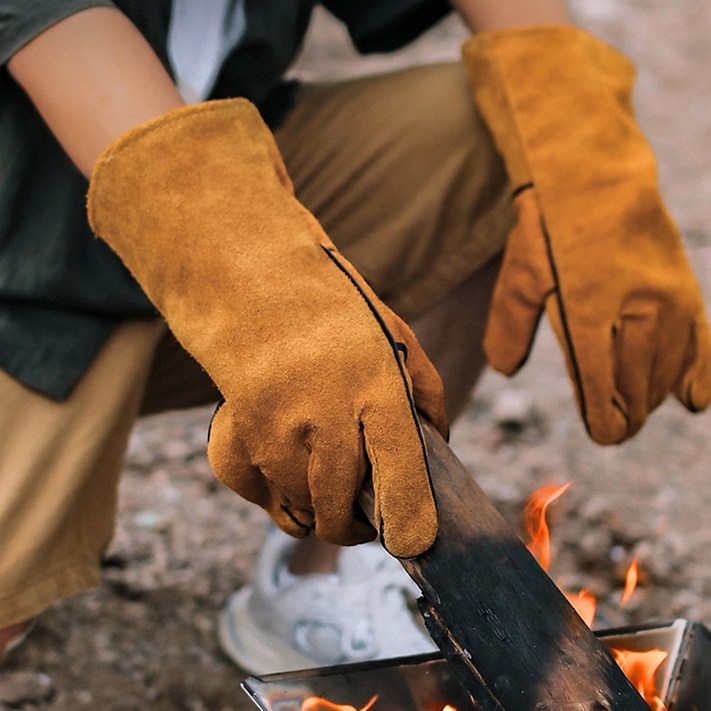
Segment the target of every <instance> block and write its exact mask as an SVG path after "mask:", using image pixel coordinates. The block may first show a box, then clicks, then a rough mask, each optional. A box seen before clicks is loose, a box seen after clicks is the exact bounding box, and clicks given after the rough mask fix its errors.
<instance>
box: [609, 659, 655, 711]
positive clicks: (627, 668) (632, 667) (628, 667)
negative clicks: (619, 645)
mask: <svg viewBox="0 0 711 711" xmlns="http://www.w3.org/2000/svg"><path fill="white" fill-rule="evenodd" d="M611 651H612V654H613V656H614V657H615V661H616V662H617V663H618V664H619V665H620V667H621V668H622V671H623V672H624V673H625V675H626V676H627V678H628V679H629V680H630V681H631V682H632V685H633V686H634V688H635V689H637V691H638V692H639V694H640V696H641V697H642V698H643V699H644V700H645V701H646V702H647V703H648V704H649V706H650V707H651V708H652V709H653V711H666V709H667V707H666V705H665V704H664V702H663V701H662V699H660V698H659V696H658V695H657V693H656V690H655V689H656V684H655V682H654V674H655V673H656V671H657V669H659V667H660V666H661V664H662V662H663V661H664V660H665V659H666V658H667V656H668V654H667V652H663V651H662V650H661V649H651V650H649V651H646V652H632V651H630V650H628V649H612V650H611Z"/></svg>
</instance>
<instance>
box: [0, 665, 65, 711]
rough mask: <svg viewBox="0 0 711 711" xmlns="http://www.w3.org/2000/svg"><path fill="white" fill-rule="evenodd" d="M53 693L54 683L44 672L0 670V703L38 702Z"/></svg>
mask: <svg viewBox="0 0 711 711" xmlns="http://www.w3.org/2000/svg"><path fill="white" fill-rule="evenodd" d="M53 694H54V684H53V683H52V680H51V679H50V678H49V677H48V676H47V675H46V674H36V673H33V672H24V671H17V672H0V704H4V705H6V706H10V707H13V706H20V705H21V704H39V703H41V702H43V701H47V700H48V699H50V698H51V697H52V695H53Z"/></svg>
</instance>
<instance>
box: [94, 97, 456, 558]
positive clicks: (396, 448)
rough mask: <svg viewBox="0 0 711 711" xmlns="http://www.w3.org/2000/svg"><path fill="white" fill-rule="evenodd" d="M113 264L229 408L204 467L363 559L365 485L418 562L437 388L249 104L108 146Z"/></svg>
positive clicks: (107, 208) (401, 547) (106, 198)
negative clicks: (310, 205) (298, 195)
mask: <svg viewBox="0 0 711 711" xmlns="http://www.w3.org/2000/svg"><path fill="white" fill-rule="evenodd" d="M88 212H89V219H90V222H91V225H92V228H93V230H94V232H95V233H96V234H97V235H98V236H100V237H101V238H102V239H104V240H106V242H108V244H109V245H110V246H111V247H112V248H113V249H114V250H115V251H116V252H117V254H118V255H119V256H120V257H121V259H122V260H123V262H124V263H125V264H126V265H127V266H128V268H129V269H130V270H131V272H132V273H133V275H134V276H135V278H136V279H137V281H138V282H139V283H140V284H141V286H142V287H143V288H144V290H145V292H146V294H147V295H148V296H149V298H150V299H151V301H152V302H153V303H154V304H155V305H156V307H157V308H158V309H159V310H160V311H161V313H162V314H163V315H164V317H165V318H166V321H167V322H168V324H169V326H170V327H171V329H172V331H173V332H174V334H175V335H176V337H177V338H178V340H179V341H180V342H181V343H182V344H183V346H184V347H185V348H186V350H188V351H189V352H190V353H191V354H192V355H193V356H194V357H195V358H196V359H197V361H198V362H199V363H200V364H201V365H202V366H203V367H204V368H205V370H206V371H207V372H208V374H209V375H210V376H211V378H212V379H213V381H214V382H215V384H216V385H217V387H218V388H219V390H220V392H221V393H222V395H223V397H224V399H225V402H224V404H223V405H222V406H221V407H220V408H219V409H218V411H217V412H216V414H215V417H214V419H213V422H212V425H211V431H210V436H209V443H208V457H209V460H210V464H211V466H212V468H213V470H214V472H215V474H216V475H217V477H218V478H219V479H220V480H221V481H222V482H224V483H225V484H226V485H227V486H229V487H230V488H232V489H234V490H235V491H236V492H238V493H239V494H241V495H242V496H244V497H245V498H247V499H248V500H250V501H253V502H255V503H256V504H258V505H260V506H262V507H263V508H264V509H266V510H267V511H268V512H269V514H270V516H271V517H272V519H273V520H274V522H275V523H276V524H277V525H278V526H279V527H281V528H282V529H283V530H285V531H286V532H287V533H290V534H292V535H294V536H303V535H306V534H307V533H309V531H311V530H315V533H316V535H318V536H319V537H320V538H322V539H324V540H326V541H330V542H333V543H338V544H344V545H347V544H355V543H360V542H363V541H366V540H369V539H372V538H373V537H374V535H375V533H376V532H375V531H374V530H373V528H372V527H371V526H370V525H369V524H368V523H367V522H366V521H365V519H364V518H363V517H362V515H360V514H359V513H357V511H358V509H357V506H356V498H357V495H358V492H359V489H360V487H361V485H362V482H363V479H364V477H365V476H366V475H367V474H368V472H369V471H370V473H371V475H372V480H373V487H374V490H375V500H376V505H375V509H376V510H375V515H376V522H379V523H380V526H379V528H380V531H379V532H380V534H381V536H382V539H383V543H384V545H385V546H386V547H387V548H388V550H389V551H390V552H391V553H393V554H394V555H396V556H399V557H411V556H415V555H417V554H419V553H421V552H423V551H424V550H426V549H427V548H428V547H429V546H430V545H431V544H432V542H433V541H434V538H435V535H436V531H437V513H436V505H435V501H434V497H433V493H432V490H431V486H430V480H429V470H428V464H427V455H426V451H425V447H424V442H423V438H422V433H421V430H420V426H419V421H418V414H417V412H418V411H420V412H422V413H423V414H424V416H426V417H427V418H428V419H430V420H431V421H432V422H433V423H434V424H435V426H436V427H438V429H439V430H440V431H442V432H443V433H445V432H446V429H447V423H446V415H445V412H444V401H443V387H442V383H441V380H440V378H439V376H438V374H437V373H436V371H435V369H434V367H433V366H432V364H431V363H430V361H429V360H428V359H427V357H426V356H425V354H424V352H423V351H422V350H421V348H420V346H419V345H418V343H417V341H416V339H415V337H414V334H413V333H412V331H411V330H410V329H409V328H408V327H407V325H406V324H405V323H404V322H403V321H402V320H401V319H399V318H398V317H397V316H396V315H395V314H394V313H393V312H392V311H390V310H389V309H388V308H387V307H386V306H385V305H384V304H383V303H381V302H380V300H379V299H378V297H377V296H376V295H375V294H374V293H373V291H372V290H371V289H370V287H369V286H368V285H367V284H366V283H365V281H364V280H363V279H362V278H361V277H360V276H359V275H358V273H357V272H356V270H355V269H354V267H353V266H352V265H351V264H350V263H348V261H347V260H346V259H345V258H344V257H343V256H342V255H341V254H340V253H339V252H338V250H337V249H336V248H335V247H334V245H333V244H332V242H331V241H330V239H329V238H328V236H327V235H326V234H325V232H324V231H323V229H322V228H321V226H320V225H319V223H318V222H317V221H316V219H315V218H314V217H313V216H312V215H311V214H310V213H309V212H308V211H307V210H306V209H305V208H304V207H303V206H302V205H301V204H300V203H299V202H298V201H297V200H296V199H295V197H294V195H293V190H292V186H291V183H290V180H289V178H288V176H287V173H286V170H285V167H284V164H283V162H282V160H281V157H280V155H279V151H278V149H277V147H276V144H275V142H274V139H273V137H272V135H271V133H270V131H269V130H268V128H267V127H266V125H265V124H264V123H263V121H262V119H261V117H260V116H259V113H258V111H257V110H256V108H255V107H254V106H253V105H252V104H250V103H249V102H248V101H246V100H244V99H234V100H226V101H215V102H207V103H204V104H199V105H196V106H190V107H185V108H181V109H177V110H175V111H172V112H170V113H168V114H166V115H165V116H162V117H159V118H157V119H155V120H153V121H150V122H148V123H147V124H144V125H142V126H139V127H137V128H135V129H133V130H132V131H130V132H129V133H127V134H126V135H124V136H122V137H121V138H120V139H119V140H118V141H116V142H115V143H114V144H113V145H111V146H109V148H107V149H106V151H105V152H104V153H103V155H102V156H101V157H100V159H99V161H98V162H97V165H96V166H95V168H94V172H93V175H92V180H91V184H90V188H89V198H88Z"/></svg>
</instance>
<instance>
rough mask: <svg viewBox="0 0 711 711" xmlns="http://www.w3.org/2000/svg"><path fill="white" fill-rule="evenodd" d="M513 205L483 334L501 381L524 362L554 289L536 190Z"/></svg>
mask: <svg viewBox="0 0 711 711" xmlns="http://www.w3.org/2000/svg"><path fill="white" fill-rule="evenodd" d="M515 202H516V210H517V213H518V220H517V222H516V225H515V226H514V228H513V230H512V231H511V234H510V235H509V240H508V244H507V246H506V251H505V253H504V260H503V263H502V265H501V271H500V273H499V277H498V280H497V282H496V287H495V288H494V293H493V296H492V301H491V307H490V309H489V317H488V320H487V325H486V331H485V333H484V352H485V353H486V357H487V359H488V361H489V364H490V365H491V367H492V368H494V369H495V370H498V371H499V372H501V373H503V374H504V375H513V374H514V373H516V372H517V371H518V370H519V369H520V368H521V367H522V366H523V364H524V363H525V362H526V360H527V359H528V355H529V353H530V351H531V347H532V345H533V338H534V335H535V332H536V328H537V326H538V322H539V320H540V318H541V314H542V313H543V310H544V306H545V302H546V299H547V298H548V297H549V296H550V295H551V294H552V293H553V292H554V291H555V288H556V287H555V280H554V276H553V271H552V268H551V264H550V259H549V256H548V251H547V247H546V239H545V234H544V228H543V222H542V217H541V211H540V208H539V206H538V201H537V199H536V195H535V192H534V190H533V189H532V188H530V187H529V188H527V189H525V190H524V191H523V192H521V193H519V195H518V196H517V197H516V200H515Z"/></svg>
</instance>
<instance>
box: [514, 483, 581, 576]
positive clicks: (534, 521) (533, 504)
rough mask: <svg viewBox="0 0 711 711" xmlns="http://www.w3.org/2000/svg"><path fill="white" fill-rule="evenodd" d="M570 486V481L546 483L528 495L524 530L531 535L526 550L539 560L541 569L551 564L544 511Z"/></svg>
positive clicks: (548, 536)
mask: <svg viewBox="0 0 711 711" xmlns="http://www.w3.org/2000/svg"><path fill="white" fill-rule="evenodd" d="M569 487H570V482H568V483H567V484H563V485H562V486H558V485H557V484H546V486H542V487H541V488H540V489H537V490H536V491H534V492H533V494H531V496H529V498H528V501H527V502H526V507H525V509H524V512H523V515H524V522H525V524H526V530H527V531H528V533H529V535H530V536H531V540H530V542H529V544H528V550H529V551H531V553H532V554H533V556H534V557H535V559H536V560H537V561H538V562H539V564H540V566H541V568H543V570H548V569H549V568H550V565H551V537H550V529H549V528H548V523H547V522H546V512H547V511H548V507H549V506H550V505H551V504H552V503H553V502H554V501H556V500H557V499H558V498H560V497H561V496H562V495H563V494H564V493H565V492H566V491H567V490H568V488H569Z"/></svg>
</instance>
